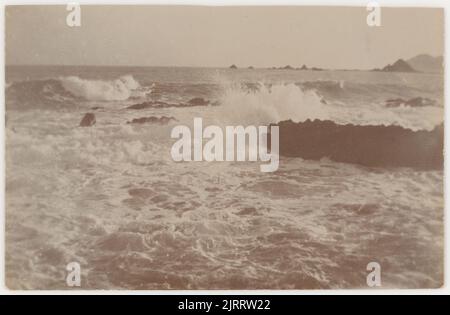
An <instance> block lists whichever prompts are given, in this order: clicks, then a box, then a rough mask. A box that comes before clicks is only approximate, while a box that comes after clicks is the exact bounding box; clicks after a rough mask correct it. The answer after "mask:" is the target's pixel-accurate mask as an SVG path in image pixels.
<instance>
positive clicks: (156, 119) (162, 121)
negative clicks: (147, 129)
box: [127, 116, 177, 125]
mask: <svg viewBox="0 0 450 315" xmlns="http://www.w3.org/2000/svg"><path fill="white" fill-rule="evenodd" d="M171 121H177V120H176V119H175V118H174V117H167V116H161V117H156V116H150V117H141V118H135V119H133V120H131V121H127V124H145V123H151V124H160V125H167V124H168V123H169V122H171Z"/></svg>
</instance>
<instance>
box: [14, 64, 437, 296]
mask: <svg viewBox="0 0 450 315" xmlns="http://www.w3.org/2000/svg"><path fill="white" fill-rule="evenodd" d="M5 94H6V131H5V134H6V255H5V257H6V284H7V286H8V287H9V288H10V289H67V288H68V287H67V285H66V276H67V270H66V265H67V264H68V263H70V262H78V263H79V264H80V266H81V275H82V276H81V287H82V288H83V289H316V288H317V289H318V288H327V289H338V288H367V283H366V277H367V274H368V271H367V269H366V267H367V265H368V264H369V263H370V262H378V263H379V264H380V266H381V268H382V269H381V270H382V281H383V288H424V287H426V288H435V287H440V286H441V285H442V284H443V259H444V258H443V244H444V230H443V229H444V221H443V216H444V212H443V207H444V199H443V170H442V169H432V170H421V169H416V168H407V167H367V166H363V165H358V164H350V163H338V162H335V161H333V160H331V159H328V158H322V159H319V160H308V159H302V158H299V157H283V156H281V157H280V165H279V169H278V170H277V171H276V172H273V173H262V172H260V168H259V166H260V162H206V161H203V162H174V161H173V160H172V158H171V155H170V150H171V146H172V144H173V143H174V139H171V137H170V133H171V130H172V128H173V127H174V126H175V125H187V126H192V124H193V119H194V118H195V117H201V118H202V119H203V121H204V124H205V125H208V124H214V125H219V126H226V125H243V126H248V125H257V126H260V125H268V124H271V123H278V122H281V121H285V120H292V121H293V122H304V121H306V120H308V119H309V120H314V119H319V120H331V121H333V122H335V123H337V124H340V125H345V124H353V125H363V126H365V125H377V126H381V125H385V126H388V125H396V126H402V127H404V128H407V129H411V130H414V131H418V130H428V131H429V130H432V129H433V128H435V127H436V126H438V125H440V124H442V123H443V117H444V106H443V104H444V100H443V76H442V74H425V73H387V72H371V71H328V70H324V71H300V70H278V69H276V70H273V69H236V70H233V69H227V68H217V69H214V68H183V67H97V66H7V67H6V90H5ZM416 97H421V98H424V99H427V100H431V101H430V103H429V104H425V105H424V106H417V107H413V106H406V105H404V104H402V105H399V106H393V107H389V106H386V101H387V100H389V99H398V98H401V99H405V100H406V99H412V98H416ZM136 104H144V105H145V106H140V107H139V106H138V107H134V108H133V105H136ZM130 106H131V107H130ZM86 113H93V114H94V115H95V119H96V123H95V125H93V126H90V127H80V126H79V124H80V121H81V120H82V118H83V116H84V115H85V114H86ZM143 117H154V119H153V120H150V121H146V122H144V123H131V122H132V121H133V119H138V118H143ZM161 117H166V118H170V119H166V121H160V120H159V119H160V118H161Z"/></svg>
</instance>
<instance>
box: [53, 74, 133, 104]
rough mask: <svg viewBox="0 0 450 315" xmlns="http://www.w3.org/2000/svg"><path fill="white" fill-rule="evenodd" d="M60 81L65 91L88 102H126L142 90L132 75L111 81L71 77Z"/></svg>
mask: <svg viewBox="0 0 450 315" xmlns="http://www.w3.org/2000/svg"><path fill="white" fill-rule="evenodd" d="M60 81H61V84H62V86H63V87H64V89H65V90H67V91H68V92H70V93H71V94H73V95H74V96H75V97H81V98H83V99H85V100H88V101H124V100H126V99H128V98H129V97H130V96H131V95H132V92H133V91H134V90H137V89H139V88H140V84H139V82H137V81H136V80H135V79H134V78H133V76H131V75H125V76H121V77H120V78H118V79H116V80H110V81H103V80H87V79H82V78H80V77H77V76H69V77H62V78H60Z"/></svg>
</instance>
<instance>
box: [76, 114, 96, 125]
mask: <svg viewBox="0 0 450 315" xmlns="http://www.w3.org/2000/svg"><path fill="white" fill-rule="evenodd" d="M95 122H96V121H95V115H94V114H92V113H87V114H86V115H84V117H83V119H81V122H80V127H90V126H93V125H95Z"/></svg>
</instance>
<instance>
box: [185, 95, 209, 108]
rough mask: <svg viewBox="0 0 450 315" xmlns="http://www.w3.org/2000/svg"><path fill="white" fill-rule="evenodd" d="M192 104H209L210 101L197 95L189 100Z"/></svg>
mask: <svg viewBox="0 0 450 315" xmlns="http://www.w3.org/2000/svg"><path fill="white" fill-rule="evenodd" d="M188 104H189V105H191V106H206V105H208V104H209V101H207V100H205V99H203V98H201V97H195V98H193V99H191V100H189V102H188Z"/></svg>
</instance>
